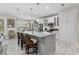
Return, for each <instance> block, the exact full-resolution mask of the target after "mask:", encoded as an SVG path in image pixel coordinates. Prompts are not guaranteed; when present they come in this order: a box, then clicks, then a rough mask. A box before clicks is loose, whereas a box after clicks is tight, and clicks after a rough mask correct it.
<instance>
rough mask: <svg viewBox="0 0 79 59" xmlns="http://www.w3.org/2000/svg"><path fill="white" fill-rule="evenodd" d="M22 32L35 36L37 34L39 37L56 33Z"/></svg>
mask: <svg viewBox="0 0 79 59" xmlns="http://www.w3.org/2000/svg"><path fill="white" fill-rule="evenodd" d="M19 32H21V33H25V34H28V35H33V36H37V37H40V38H41V37H46V36H50V35H53V34H55V32H53V33H49V32H35V31H33V32H32V31H19Z"/></svg>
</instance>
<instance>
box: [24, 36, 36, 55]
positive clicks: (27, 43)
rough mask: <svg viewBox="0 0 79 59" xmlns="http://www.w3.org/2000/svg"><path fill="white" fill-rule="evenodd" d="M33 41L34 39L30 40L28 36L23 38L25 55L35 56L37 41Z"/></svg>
mask: <svg viewBox="0 0 79 59" xmlns="http://www.w3.org/2000/svg"><path fill="white" fill-rule="evenodd" d="M34 40H35V39H32V38H31V37H30V36H27V37H26V38H25V53H27V55H29V54H32V53H36V54H37V40H35V41H34ZM30 49H32V51H30Z"/></svg>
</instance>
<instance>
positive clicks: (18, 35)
mask: <svg viewBox="0 0 79 59" xmlns="http://www.w3.org/2000/svg"><path fill="white" fill-rule="evenodd" d="M20 37H21V35H20V33H19V32H17V38H18V46H19V45H20V41H21V40H20V39H21V38H20Z"/></svg>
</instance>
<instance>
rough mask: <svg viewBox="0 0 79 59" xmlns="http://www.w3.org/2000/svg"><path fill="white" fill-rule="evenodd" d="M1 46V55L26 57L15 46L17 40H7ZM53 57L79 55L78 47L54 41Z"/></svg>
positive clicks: (23, 52)
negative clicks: (54, 50)
mask: <svg viewBox="0 0 79 59" xmlns="http://www.w3.org/2000/svg"><path fill="white" fill-rule="evenodd" d="M6 42H7V43H6V44H7V45H4V46H3V50H2V51H3V52H2V55H26V54H25V51H24V50H21V49H20V47H18V45H17V39H8V40H6ZM55 55H79V46H75V45H72V44H70V43H67V42H64V41H58V40H57V41H56V52H55Z"/></svg>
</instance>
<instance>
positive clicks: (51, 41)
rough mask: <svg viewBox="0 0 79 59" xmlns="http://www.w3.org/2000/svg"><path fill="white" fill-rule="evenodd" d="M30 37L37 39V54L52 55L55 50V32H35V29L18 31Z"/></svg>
mask: <svg viewBox="0 0 79 59" xmlns="http://www.w3.org/2000/svg"><path fill="white" fill-rule="evenodd" d="M20 32H21V33H24V34H26V35H30V36H31V37H32V38H34V39H37V40H38V54H39V55H53V54H54V53H55V50H56V42H55V40H56V39H55V33H49V32H35V31H33V32H32V31H20Z"/></svg>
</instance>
